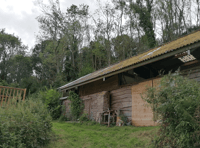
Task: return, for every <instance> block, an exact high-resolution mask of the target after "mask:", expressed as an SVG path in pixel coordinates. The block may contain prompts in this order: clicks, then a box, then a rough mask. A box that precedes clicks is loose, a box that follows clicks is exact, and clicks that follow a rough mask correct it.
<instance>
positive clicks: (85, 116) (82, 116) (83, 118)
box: [79, 113, 89, 122]
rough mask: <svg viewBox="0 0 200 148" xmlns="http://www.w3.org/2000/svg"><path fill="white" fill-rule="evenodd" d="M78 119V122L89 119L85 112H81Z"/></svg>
mask: <svg viewBox="0 0 200 148" xmlns="http://www.w3.org/2000/svg"><path fill="white" fill-rule="evenodd" d="M79 121H80V122H83V121H89V119H88V114H87V113H83V114H82V115H81V116H80V118H79Z"/></svg>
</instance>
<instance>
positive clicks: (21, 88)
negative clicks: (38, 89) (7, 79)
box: [0, 86, 23, 90]
mask: <svg viewBox="0 0 200 148" xmlns="http://www.w3.org/2000/svg"><path fill="white" fill-rule="evenodd" d="M0 88H6V89H16V90H23V89H22V88H14V87H8V86H0Z"/></svg>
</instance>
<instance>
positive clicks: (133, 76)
mask: <svg viewBox="0 0 200 148" xmlns="http://www.w3.org/2000/svg"><path fill="white" fill-rule="evenodd" d="M123 75H125V76H127V77H131V78H135V75H132V74H130V73H127V72H123Z"/></svg>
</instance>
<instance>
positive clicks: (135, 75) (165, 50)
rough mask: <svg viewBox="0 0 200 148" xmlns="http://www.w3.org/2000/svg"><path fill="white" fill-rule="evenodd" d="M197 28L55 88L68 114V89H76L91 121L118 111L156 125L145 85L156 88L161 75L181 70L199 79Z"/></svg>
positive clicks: (137, 122) (135, 120) (132, 119)
mask: <svg viewBox="0 0 200 148" xmlns="http://www.w3.org/2000/svg"><path fill="white" fill-rule="evenodd" d="M199 61H200V30H198V31H196V32H193V33H191V34H189V35H186V36H184V37H181V38H178V39H176V40H174V41H172V42H169V43H166V44H164V45H162V46H159V47H156V48H154V49H150V50H148V51H146V52H144V53H141V54H139V55H137V56H133V57H131V58H129V59H126V60H124V61H121V62H119V63H116V64H114V65H111V66H109V67H106V68H104V69H101V70H98V71H95V72H93V73H90V74H88V75H86V76H83V77H81V78H79V79H77V80H75V81H73V82H70V83H68V84H66V85H64V86H61V87H59V88H58V89H59V90H60V91H62V92H63V97H62V98H60V99H61V100H62V101H63V104H64V105H65V106H66V115H69V114H70V106H69V103H70V101H69V100H68V99H67V97H68V92H69V90H74V91H75V92H77V93H78V94H79V96H80V98H81V99H82V101H83V103H84V112H86V113H87V114H88V116H89V118H90V119H91V120H95V121H98V120H101V118H100V117H99V116H100V115H102V113H105V114H106V113H108V110H109V116H110V115H111V114H110V113H111V111H112V112H113V111H117V112H120V113H121V114H123V115H124V116H126V117H127V118H128V120H129V121H130V122H131V123H132V125H134V126H155V125H156V124H157V122H156V121H153V116H154V114H153V112H152V110H151V108H150V107H148V106H147V105H146V103H145V102H144V101H143V100H142V98H141V93H143V92H144V91H145V89H146V86H150V87H155V86H156V85H158V82H159V80H160V78H161V73H162V74H167V73H168V72H169V71H172V72H174V71H176V70H177V69H180V71H181V74H182V75H184V76H187V77H189V78H190V79H195V80H196V81H198V82H200V62H199Z"/></svg>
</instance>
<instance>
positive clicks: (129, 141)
mask: <svg viewBox="0 0 200 148" xmlns="http://www.w3.org/2000/svg"><path fill="white" fill-rule="evenodd" d="M89 124H91V123H89ZM157 130H158V127H133V126H124V127H109V128H108V127H106V126H101V125H88V124H80V123H66V122H53V131H54V132H55V134H56V135H57V136H56V138H55V139H56V140H54V141H51V143H50V144H49V145H48V146H47V147H48V148H107V147H108V148H122V147H123V148H135V147H142V148H143V147H149V143H150V141H151V138H153V137H154V135H155V134H156V131H157Z"/></svg>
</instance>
